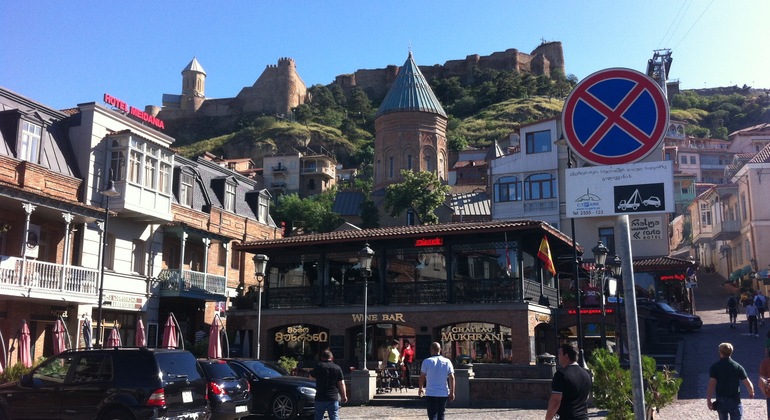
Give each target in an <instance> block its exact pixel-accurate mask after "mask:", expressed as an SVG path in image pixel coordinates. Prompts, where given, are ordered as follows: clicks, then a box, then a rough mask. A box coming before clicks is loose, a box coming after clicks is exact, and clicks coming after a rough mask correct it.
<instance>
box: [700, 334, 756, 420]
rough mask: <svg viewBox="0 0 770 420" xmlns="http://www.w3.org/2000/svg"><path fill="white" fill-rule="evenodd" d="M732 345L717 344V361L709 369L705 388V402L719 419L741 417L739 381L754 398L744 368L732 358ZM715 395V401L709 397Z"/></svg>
mask: <svg viewBox="0 0 770 420" xmlns="http://www.w3.org/2000/svg"><path fill="white" fill-rule="evenodd" d="M732 355H733V345H732V344H730V343H722V344H720V345H719V361H718V362H716V363H714V364H713V365H711V369H709V384H708V387H707V388H706V404H707V405H708V408H709V410H716V411H717V413H719V418H720V419H727V417H728V416H730V419H731V420H740V419H741V417H743V405H742V404H741V382H743V385H744V386H745V387H746V390H747V391H749V398H754V385H752V384H751V381H750V380H749V378H748V376H746V370H745V369H744V368H743V366H741V365H739V364H738V363H737V362H736V361H735V360H733V358H732ZM714 395H716V401H713V402H712V401H711V398H712V397H713V396H714Z"/></svg>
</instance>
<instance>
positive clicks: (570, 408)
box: [545, 344, 593, 420]
mask: <svg viewBox="0 0 770 420" xmlns="http://www.w3.org/2000/svg"><path fill="white" fill-rule="evenodd" d="M559 364H561V366H562V369H560V370H558V371H557V372H556V373H555V374H554V375H553V382H552V383H551V390H552V391H551V398H550V399H549V400H548V411H547V412H546V413H545V420H553V419H554V418H555V417H556V415H557V414H558V415H559V420H588V395H589V394H590V393H591V387H592V386H593V383H592V381H591V375H589V374H588V372H587V371H586V370H585V369H583V368H582V367H580V366H579V365H578V364H577V351H575V348H574V347H572V345H570V344H563V345H562V346H561V348H560V349H559Z"/></svg>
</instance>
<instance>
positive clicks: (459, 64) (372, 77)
mask: <svg viewBox="0 0 770 420" xmlns="http://www.w3.org/2000/svg"><path fill="white" fill-rule="evenodd" d="M477 67H478V68H479V69H482V70H485V69H492V70H506V71H519V72H523V73H531V74H533V75H541V74H542V75H546V76H550V74H551V71H553V70H556V69H559V70H561V71H562V72H564V52H563V50H562V45H561V42H558V41H556V42H547V43H543V44H541V45H540V46H538V47H537V48H535V49H534V50H533V51H532V52H531V53H530V54H526V53H522V52H519V50H517V49H513V48H512V49H508V50H505V51H501V52H494V53H492V54H490V55H486V56H481V55H478V54H473V55H469V56H467V57H465V59H462V60H450V61H447V62H445V63H444V64H443V65H439V64H436V65H433V66H420V71H421V72H422V74H423V75H424V76H425V78H426V79H427V80H431V79H432V78H434V77H445V78H449V77H458V78H459V79H460V80H461V81H463V82H464V83H471V82H473V70H474V68H477ZM397 74H398V67H397V66H392V65H391V66H388V67H386V68H384V69H376V70H357V71H356V72H355V73H352V74H343V75H339V76H337V77H336V78H335V80H334V84H337V85H339V86H340V87H342V89H343V90H345V91H349V90H350V89H352V88H354V87H359V88H361V89H363V90H364V91H365V92H366V93H367V94H369V95H370V96H372V97H373V98H382V97H384V96H385V94H386V93H387V91H388V89H389V88H390V86H391V84H392V83H393V81H394V80H395V78H396V75H397Z"/></svg>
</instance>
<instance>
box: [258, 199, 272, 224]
mask: <svg viewBox="0 0 770 420" xmlns="http://www.w3.org/2000/svg"><path fill="white" fill-rule="evenodd" d="M269 203H270V201H269V199H268V198H267V197H264V196H261V195H260V197H259V214H257V217H258V218H259V221H260V222H262V223H267V218H268V216H269Z"/></svg>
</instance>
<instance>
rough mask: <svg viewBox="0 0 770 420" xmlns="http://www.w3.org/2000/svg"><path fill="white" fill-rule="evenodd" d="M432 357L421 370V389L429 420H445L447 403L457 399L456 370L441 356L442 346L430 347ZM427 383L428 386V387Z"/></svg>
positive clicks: (436, 344) (434, 344)
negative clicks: (426, 404)
mask: <svg viewBox="0 0 770 420" xmlns="http://www.w3.org/2000/svg"><path fill="white" fill-rule="evenodd" d="M430 354H431V356H430V357H429V358H427V359H425V360H423V361H422V367H421V368H420V389H419V390H418V391H417V393H418V394H419V395H420V396H421V397H422V396H423V395H425V397H426V399H427V402H428V419H429V420H444V411H445V410H446V404H447V402H452V401H454V399H455V370H454V367H452V362H451V361H450V360H449V359H447V358H446V357H444V356H442V355H441V344H440V343H438V342H434V343H431V345H430ZM426 381H427V386H426Z"/></svg>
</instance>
